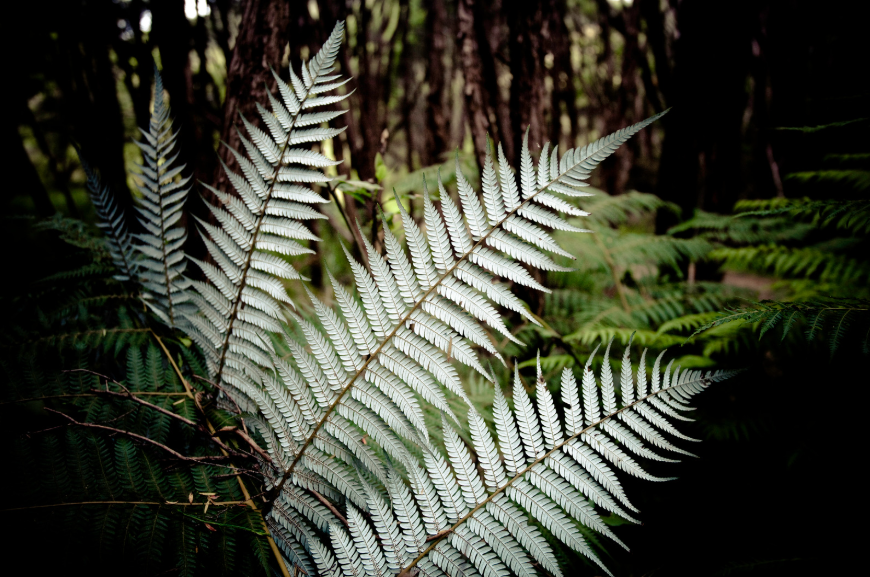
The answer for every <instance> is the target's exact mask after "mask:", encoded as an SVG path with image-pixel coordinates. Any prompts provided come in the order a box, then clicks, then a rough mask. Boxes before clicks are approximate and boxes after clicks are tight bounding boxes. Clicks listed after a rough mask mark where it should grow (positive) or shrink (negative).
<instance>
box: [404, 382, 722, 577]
mask: <svg viewBox="0 0 870 577" xmlns="http://www.w3.org/2000/svg"><path fill="white" fill-rule="evenodd" d="M700 380H701V382H703V383H704V384H705V385H709V384H710V382H709V381H708V380H707V377H701V379H700ZM695 383H697V381H686V382H684V383H680V384H677V385H672V386H670V387H668V388H666V389H659V390H658V391H655V392H653V393H650V394H649V395H647V396H645V397H643V398H641V399H638V400H636V401H635V402H633V403H631V404H628V405H626V406H624V407H622V408H621V409H619V410H618V411H615V412H613V413H611V414H609V415H607V416H605V417H603V418H601V419H600V420H599V421H596V422H595V423H592V424H591V425H589V426H588V427H586V428H585V429H583V430H582V431H579V432H577V433H575V434H573V435H571V436H570V437H568V438H567V439H565V440H564V441H562V442H561V443H559V444H557V445H554V446H553V448H552V449H550V450H549V451H547V452H546V453H544V454H543V455H541V456H540V457H538V458H537V459H535V460H534V461H532V463H531V464H529V465H528V466H527V467H526V468H525V469H523V470H522V471H520V472H519V473H517V474H516V475H515V476H513V477H512V478H511V479H510V480H509V481H508V482H506V483H505V484H504V485H502V486H501V487H499V488H498V489H496V490H495V491H493V492H492V493H490V494H489V495H488V496H487V497H486V499H484V500H483V501H481V502H480V503H478V504H477V506H476V507H474V508H473V509H472V510H471V511H469V512H468V513H466V514H465V515H464V516H462V517H461V518H460V519H459V520H457V521H456V522H455V523H454V524H453V525H452V526H451V527H449V528H447V529H445V530H443V531H441V532H439V533H437V534H436V535H433V536H432V537H434V539H432V540H431V542H430V541H429V539H426V541H427V542H430V543H431V544H430V545H429V546H428V547H427V548H426V549H425V550H424V551H423V552H422V553H420V554H419V555H418V556H417V558H416V559H414V560H413V561H412V562H411V563H410V564H409V565H408V566H407V567H404V568H402V569H401V570H400V571H399V574H400V575H402V574H407V572H408V571H410V570H411V569H412V568H413V567H415V566H416V565H417V563H419V562H420V561H421V560H422V559H423V558H424V557H426V555H428V554H429V553H430V552H431V551H432V549H434V548H435V547H436V546H437V545H438V543H440V542H441V541H442V540H443V539H444V538H445V537H447V536H448V535H450V533H452V532H453V531H455V530H456V528H457V527H459V526H460V525H461V524H463V523H464V522H466V521H467V520H469V519H470V518H472V517H473V516H474V514H475V513H477V511H478V510H480V509H481V508H482V507H484V506H485V505H486V504H487V503H489V502H490V501H492V499H493V497H495V496H496V495H498V494H500V493H503V492H504V491H505V490H506V489H507V488H508V487H510V486H511V485H513V483H514V482H515V481H517V480H518V479H520V478H522V477H523V476H525V475H526V474H527V473H528V472H530V471H531V470H532V469H533V468H534V467H536V466H537V465H540V464H541V463H543V462H544V461H546V460H547V459H548V458H549V457H550V456H551V455H553V454H555V453H557V452H559V451H560V450H561V449H562V447H564V446H566V445H567V444H568V443H570V442H572V441H573V440H575V439H577V438H578V437H580V436H581V435H583V434H585V433H587V432H589V431H591V430H592V429H594V428H596V427H597V426H598V425H600V424H601V423H603V422H604V421H607V420H610V419H612V418H614V417H616V416H617V415H619V414H620V413H622V412H624V411H626V410H628V409H630V408H631V407H633V406H635V405H637V404H639V403H642V402H644V401H646V400H647V399H649V398H651V397H655V396H657V395H660V394H662V393H666V392H668V391H671V390H673V389H676V388H679V387H684V386H686V385H691V384H695Z"/></svg>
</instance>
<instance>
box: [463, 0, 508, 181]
mask: <svg viewBox="0 0 870 577" xmlns="http://www.w3.org/2000/svg"><path fill="white" fill-rule="evenodd" d="M457 14H458V21H459V24H458V31H457V38H458V44H459V53H460V54H459V60H460V61H461V63H462V75H463V77H464V84H465V85H464V90H463V92H464V94H465V112H466V118H467V120H468V126H469V129H470V130H471V138H472V141H473V142H474V154H475V156H476V157H477V166H478V168H479V169H480V170H481V171H482V170H483V164H484V159H485V157H486V146H487V142H486V137H487V135H489V136H490V137H492V138H493V139H494V140H496V141H498V140H499V122H498V115H497V110H498V102H499V101H500V98H499V94H498V84H497V79H496V74H495V59H494V57H493V55H492V49H491V48H490V44H489V39H488V38H487V34H486V29H485V27H484V16H483V10H482V6H481V0H459V7H458V12H457ZM501 140H502V141H508V140H509V137H507V135H504V134H502V135H501ZM508 144H509V145H511V146H512V144H513V143H512V142H509V143H508ZM505 152H506V153H507V151H505Z"/></svg>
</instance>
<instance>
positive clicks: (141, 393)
mask: <svg viewBox="0 0 870 577" xmlns="http://www.w3.org/2000/svg"><path fill="white" fill-rule="evenodd" d="M99 392H100V394H103V393H105V391H99ZM130 394H131V395H136V396H145V395H148V396H153V397H179V396H181V397H186V396H187V393H158V392H150V391H130ZM98 396H99V395H98V394H95V393H79V394H75V395H46V396H44V397H28V398H26V399H14V400H11V401H0V406H2V405H12V404H15V403H32V402H34V401H50V400H52V399H77V398H86V397H98Z"/></svg>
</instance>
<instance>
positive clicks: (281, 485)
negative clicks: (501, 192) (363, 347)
mask: <svg viewBox="0 0 870 577" xmlns="http://www.w3.org/2000/svg"><path fill="white" fill-rule="evenodd" d="M586 160H587V159H586V158H582V159H581V160H579V161H578V162H576V163H574V164H572V165H570V166H568V167H567V168H566V169H565V170H564V171H562V172H561V173H559V174H558V175H557V176H556V177H555V178H553V179H551V180H550V181H549V182H547V183H546V184H544V185H543V186H541V187H539V188H537V189H535V192H534V193H532V194H530V195H529V196H528V198H526V199H525V200H523V201H522V202H520V203H519V204H518V205H517V206H516V207H515V208H514V209H513V210H511V211H510V212H508V213H507V214H505V215H504V216H503V217H502V219H501V220H499V221H498V222H497V223H495V224H494V225H493V226H492V227H490V229H489V230H487V231H486V233H485V234H484V235H483V236H481V237H480V239H479V240H478V241H477V242H475V243H474V244H473V245H472V247H471V248H470V249H469V250H468V251H467V252H465V253H464V254H463V255H462V256H460V257H458V258H457V259H456V262H454V263H453V265H452V266H451V267H450V268H449V269H447V271H446V272H445V273H444V274H443V275H441V276H440V277H438V280H436V281H435V282H434V283H433V284H432V286H431V287H430V288H429V290H427V291H426V292H425V293H424V294H423V296H422V297H420V298H419V299H418V300H417V302H415V303H414V306H412V307H411V308H410V310H408V312H407V313H405V315H404V316H403V317H402V318H401V319H399V321H398V322H397V323H396V326H395V327H394V328H393V330H392V331H391V332H390V334H388V335H387V336H386V337H385V338H384V340H383V341H381V343H380V344H379V345H378V348H377V349H375V350H374V351H372V353H371V354H370V355H369V357H368V358H367V359H366V361H365V362H364V363H363V365H362V367H360V368H359V369H358V370H357V372H356V373H354V375H353V376H352V377H351V378H350V380H349V381H348V382H347V384H346V385H345V386H344V388H342V390H341V392H340V393H339V394H338V396H337V397H336V399H335V400H334V401H333V402H332V404H331V405H329V407H328V408H327V410H326V411H325V412H324V415H323V417H322V418H321V419H320V421H319V422H318V423H317V425H316V426H315V427H314V428H313V429H312V431H311V433H310V434H309V435H308V438H306V439H305V442H304V443H303V444H302V447H300V449H299V451H298V452H297V453H296V456H295V457H294V458H293V462H292V463H290V466H289V467H288V468H287V470H286V471H284V474H283V475H282V476H281V480H280V481H279V482H278V483H277V484H276V485H275V487H274V488H273V489H272V491H270V493H271V496H270V498H269V499H268V505H267V507H271V505H272V503H273V502H274V501H275V500H276V499H277V498H278V495H280V494H281V490H282V489H283V488H284V484H285V483H286V482H287V480H288V479H289V478H290V475H291V474H292V473H293V470H294V469H295V468H296V465H297V464H298V463H299V460H300V459H301V458H302V455H304V454H305V450H306V449H307V448H308V446H309V445H311V443H312V442H313V441H314V438H315V437H316V436H317V433H319V432H320V429H322V428H323V426H324V425H325V424H326V420H327V419H328V418H329V417H330V415H332V412H333V411H334V410H335V409H336V408H337V407H338V405H339V403H340V402H341V400H342V399H343V398H344V396H345V395H346V394H347V392H348V391H349V390H350V389H351V387H353V385H354V383H356V380H357V379H358V378H359V377H360V375H363V374H365V371H366V369H367V368H368V366H369V364H370V363H371V362H372V360H374V359H375V358H377V356H378V355H379V354H380V352H381V351H382V350H383V348H384V347H385V346H386V345H387V344H388V343H389V342H390V341H391V340H392V339H393V337H395V336H396V334H397V333H398V332H399V329H400V328H402V327H403V326H404V325H405V323H406V322H407V321H408V320H410V318H411V315H413V314H414V311H416V310H417V309H419V308H420V306H422V304H423V303H424V302H425V301H426V299H427V298H429V296H430V295H432V293H433V292H435V290H436V289H437V288H438V287H439V286H440V285H441V283H442V282H444V281H445V280H446V279H448V278H450V277H451V276H452V275H453V272H454V271H455V270H456V269H457V268H458V267H459V265H460V264H462V263H463V262H465V261H466V260H467V259H468V258H469V257H470V256H471V255H472V254H473V253H474V251H475V250H476V249H477V248H480V247H481V246H483V245H484V244H485V243H486V240H487V239H488V238H489V237H490V235H492V233H493V232H495V231H496V230H499V228H500V227H501V226H502V225H503V224H504V223H505V222H507V220H508V219H509V218H510V217H512V216H513V215H514V214H516V213H517V212H518V211H519V210H520V209H522V208H523V207H525V206H526V205H527V204H529V203H531V202H532V200H533V199H534V198H535V197H536V196H537V195H538V194H540V193H542V192H544V191H545V190H547V188H548V187H550V186H551V185H552V184H554V183H556V182H557V181H558V180H559V179H561V178H563V177H564V176H565V175H567V174H568V173H569V172H571V171H572V170H574V169H575V168H577V167H578V166H579V165H580V164H582V163H583V162H585V161H586ZM222 360H223V359H222Z"/></svg>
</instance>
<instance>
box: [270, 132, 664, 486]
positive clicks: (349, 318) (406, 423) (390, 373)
mask: <svg viewBox="0 0 870 577" xmlns="http://www.w3.org/2000/svg"><path fill="white" fill-rule="evenodd" d="M656 118H657V117H653V118H650V119H648V120H645V121H644V122H641V123H639V124H636V125H634V126H631V127H629V128H626V129H623V130H622V131H619V132H618V133H616V134H614V135H611V136H608V137H605V138H603V139H600V140H599V141H596V142H595V143H593V144H591V145H588V146H586V147H584V148H582V149H579V150H576V151H575V150H569V151H568V152H567V153H565V155H563V156H562V159H561V161H558V156H557V155H556V153H555V151H554V153H553V154H552V155H550V154H549V152H548V148H547V147H546V146H545V148H544V152H543V153H542V156H541V159H540V160H539V163H538V169H537V178H536V175H535V170H534V163H533V161H532V158H531V154H530V153H529V149H528V139H527V137H526V139H524V145H523V148H522V162H521V170H520V172H521V174H520V181H521V186H520V187H519V188H518V187H517V184H516V181H515V178H514V175H513V173H512V171H511V170H510V167H509V166H508V165H507V162H506V161H505V158H504V153H503V152H502V153H500V159H501V163H500V167H499V170H498V171H497V170H496V168H495V164H494V161H493V159H492V155H491V154H489V151H488V153H487V157H486V162H485V166H484V172H483V175H482V193H483V206H482V205H481V203H480V199H479V197H478V196H477V194H476V193H475V192H474V190H473V189H472V188H471V186H470V185H469V184H468V182H467V181H466V180H465V178H464V177H463V176H462V174H461V172H460V171H458V170H457V182H458V192H459V196H460V198H461V202H462V212H460V209H459V208H458V207H457V206H456V205H455V204H454V203H453V202H452V200H451V199H450V196H449V194H448V193H447V191H446V190H445V188H444V185H443V184H442V182H441V179H440V177H439V179H438V190H439V193H440V199H441V211H439V210H438V209H437V208H436V206H435V203H434V202H433V201H432V199H431V197H430V195H429V190H428V185H427V183H426V182H425V180H424V182H423V216H424V221H425V225H426V232H425V233H424V232H423V231H422V230H420V228H419V227H418V226H417V223H416V222H415V221H414V219H413V218H412V217H411V216H410V214H408V212H407V211H406V210H405V208H404V207H403V206H402V204H401V202H400V201H399V200H398V199H397V204H398V207H399V212H400V215H401V220H402V225H403V227H404V232H405V241H406V243H407V246H408V250H409V252H410V259H409V257H408V255H407V253H406V252H405V250H404V249H403V248H402V245H401V243H400V242H399V240H398V239H397V238H396V237H395V235H393V233H392V232H391V231H390V230H389V228H388V227H385V229H384V244H385V248H386V259H385V258H384V256H382V255H381V254H380V253H378V252H377V251H376V250H375V248H374V247H373V246H372V245H371V244H370V243H369V242H368V241H367V240H365V238H364V237H365V235H361V236H362V237H363V245H364V246H363V248H364V250H365V252H366V253H367V257H368V263H369V267H368V268H366V267H365V266H364V265H363V264H361V263H359V262H356V261H355V260H354V259H353V258H352V257H351V256H350V253H349V252H348V251H347V250H345V253H346V255H347V257H348V260H349V261H350V264H351V269H352V271H353V274H354V278H355V281H356V289H357V292H358V294H359V297H360V300H361V302H362V306H360V305H359V304H358V303H357V302H356V301H355V300H354V299H353V297H352V296H351V295H350V294H349V293H348V292H347V291H346V290H345V289H344V288H343V287H341V286H339V285H338V283H337V282H335V279H334V278H332V276H331V275H330V278H331V279H332V283H333V287H334V289H335V294H336V300H337V301H338V305H339V308H340V310H341V313H342V315H343V317H344V318H343V319H342V318H341V317H339V316H338V315H336V314H334V313H332V312H331V311H329V310H328V309H327V308H326V307H324V306H323V305H322V304H320V303H319V302H318V301H317V299H314V298H313V297H312V302H313V303H314V307H315V311H316V312H317V315H318V317H319V319H320V322H321V325H322V326H323V327H324V329H325V330H326V332H327V334H326V335H323V334H322V333H321V332H319V331H318V330H317V328H316V327H314V326H313V325H311V324H310V323H307V322H305V321H301V319H296V322H297V323H298V324H299V326H300V328H301V329H302V331H303V333H304V334H305V337H306V341H307V344H308V345H309V347H310V348H311V351H312V353H313V355H314V358H313V359H312V360H313V361H314V363H313V364H311V363H308V361H306V362H304V363H300V358H307V355H306V356H305V357H300V355H294V356H295V360H296V363H297V365H298V370H299V371H300V372H301V373H302V375H300V374H299V373H295V375H291V378H292V379H294V380H297V379H298V380H302V376H303V375H305V373H306V372H307V373H308V376H306V379H308V380H309V382H311V379H314V381H315V382H318V383H319V385H318V387H317V388H318V389H319V390H322V391H328V392H329V393H328V394H322V395H320V396H319V397H318V399H317V402H318V404H319V411H317V412H318V413H320V417H319V418H316V419H315V418H312V419H311V420H310V421H309V422H308V425H309V426H310V433H309V434H308V438H307V439H306V440H305V442H304V443H303V445H302V447H301V449H300V451H299V452H298V453H297V454H296V455H295V456H294V458H293V462H292V464H291V466H290V467H289V468H288V469H287V470H286V471H284V473H283V477H284V479H287V478H289V477H290V476H291V474H292V472H293V470H294V469H295V467H296V465H297V463H299V461H300V460H301V459H302V458H303V453H304V452H305V450H306V449H307V447H308V446H309V445H311V443H312V442H313V440H314V439H315V438H316V436H317V434H318V433H319V431H320V430H321V429H322V428H323V427H324V426H325V424H326V423H327V422H328V420H329V418H330V415H331V414H332V413H334V412H336V411H339V412H340V411H341V410H344V411H347V412H348V413H349V414H351V415H352V414H353V411H352V410H351V409H349V408H348V406H347V403H346V402H345V399H346V398H347V394H348V393H350V397H351V398H354V399H355V400H356V401H357V402H359V403H362V405H364V406H365V407H366V408H367V409H368V411H369V412H370V413H372V414H373V415H374V419H371V420H367V421H366V423H367V426H376V428H377V429H382V430H385V431H386V433H385V434H381V435H379V436H380V437H381V438H384V437H390V439H391V440H390V446H394V447H398V446H402V444H403V443H404V442H410V443H412V444H415V445H419V441H421V440H422V441H423V442H424V443H425V442H426V441H427V440H428V431H427V430H426V428H425V425H423V419H422V413H421V410H420V408H419V406H418V404H417V403H416V401H415V400H414V399H415V394H416V395H418V396H419V397H421V398H422V399H424V400H425V401H426V402H429V403H431V404H432V405H434V406H435V407H436V408H437V409H439V410H441V411H443V412H445V414H447V415H448V416H451V417H452V418H455V417H453V414H452V412H450V410H449V407H448V406H447V402H446V397H445V392H444V389H446V390H448V391H450V392H452V393H453V394H456V395H458V396H460V397H461V398H464V399H466V400H467V396H466V393H465V391H464V389H463V387H462V384H461V382H460V380H459V377H458V374H457V372H456V370H455V369H454V368H453V366H452V363H451V361H452V359H454V358H455V359H456V360H459V361H460V362H462V363H463V364H465V365H467V366H469V367H471V368H473V369H475V370H476V371H478V372H479V373H481V374H482V375H483V376H484V377H485V378H487V379H491V377H490V375H489V373H488V372H487V371H485V370H484V369H483V367H482V365H481V364H480V362H479V360H478V358H477V355H476V353H475V352H474V350H473V348H472V347H473V346H474V345H476V346H478V347H480V348H482V349H484V350H486V351H487V352H489V353H490V354H492V355H494V356H496V358H499V359H501V357H500V355H499V353H498V351H497V350H496V349H495V347H494V346H493V345H492V340H491V337H490V336H489V335H488V333H487V331H486V329H485V328H484V327H489V328H490V329H493V330H495V331H497V332H499V333H501V334H502V335H503V336H505V337H506V338H508V339H510V340H514V341H516V338H515V337H514V336H513V334H512V333H511V332H510V331H509V330H508V329H507V327H506V326H505V324H504V321H503V319H502V315H501V314H500V313H499V311H498V310H497V308H496V307H505V308H507V309H509V310H514V311H517V312H519V313H520V314H522V315H524V316H525V317H527V318H528V319H530V320H531V321H533V322H535V319H534V317H533V316H532V315H531V314H530V313H529V312H528V311H527V310H526V308H525V305H524V304H523V303H522V302H521V301H520V300H519V299H518V298H517V297H516V296H515V295H514V294H513V292H511V290H510V289H509V288H508V287H507V286H506V285H505V284H502V282H501V281H514V282H519V283H522V284H525V285H527V286H530V287H533V288H536V289H539V290H544V291H546V290H547V289H546V288H545V287H543V286H541V285H540V284H539V283H538V282H536V281H535V280H534V279H533V278H532V276H531V275H530V274H529V272H528V271H527V270H526V268H525V267H524V266H523V264H525V265H528V266H531V267H535V268H539V269H543V270H565V269H563V267H560V266H559V265H557V264H556V263H555V262H554V261H553V260H552V259H551V258H550V257H549V256H547V255H546V254H545V253H544V252H543V251H544V250H546V251H550V252H556V253H557V254H562V253H564V251H562V250H561V249H560V248H558V246H556V245H555V242H554V241H553V240H552V238H551V237H550V236H549V234H548V233H546V232H545V231H544V230H543V229H541V228H540V227H539V226H538V224H540V223H535V222H532V221H531V220H528V219H526V218H524V217H523V216H522V214H523V212H522V211H523V210H524V209H527V208H528V207H531V206H534V204H533V203H534V202H535V201H536V200H538V199H544V200H546V202H547V203H548V205H549V206H553V205H555V206H557V207H560V208H561V209H563V210H562V212H568V213H569V214H580V211H578V210H577V209H575V208H573V206H572V205H569V204H567V203H565V202H564V201H561V200H559V202H561V203H563V204H559V202H556V201H555V200H554V199H557V197H556V196H554V195H552V194H551V192H555V193H558V194H570V195H572V196H581V195H583V194H586V193H584V192H582V191H581V190H580V188H582V187H583V186H585V183H583V182H582V179H584V178H586V177H588V176H589V171H590V170H591V169H592V168H594V166H596V165H597V164H598V163H599V162H600V161H601V160H603V159H604V158H605V157H606V156H608V155H609V154H610V153H612V152H613V151H614V150H615V149H616V147H618V145H619V144H622V143H623V142H625V141H626V140H628V138H629V137H631V136H632V135H633V134H635V133H636V132H637V131H638V130H640V129H641V128H643V127H644V126H646V125H648V124H649V123H651V122H652V121H654V120H655V119H656ZM548 199H549V200H548ZM484 206H485V207H486V208H484ZM529 214H534V215H535V216H536V217H541V218H539V220H547V219H549V220H547V222H550V223H551V224H554V225H558V222H557V221H561V218H560V217H559V216H558V214H557V213H556V212H552V211H549V210H548V209H546V208H544V207H542V206H538V207H536V212H534V213H531V212H530V213H529ZM442 215H443V216H442ZM463 215H464V217H463ZM542 215H543V216H546V217H547V218H546V219H544V218H543V217H542ZM563 222H564V221H563ZM542 249H543V250H542ZM291 340H292V339H291ZM517 342H519V341H517ZM288 346H289V347H290V348H291V350H293V349H294V348H299V347H298V345H296V344H294V343H292V342H291V343H288ZM303 364H304V365H305V366H304V367H303V366H302V365H303ZM287 370H291V371H292V370H293V368H292V367H287ZM468 402H469V404H470V401H468ZM308 414H309V415H313V412H309V413H308ZM348 418H349V419H350V420H351V421H354V422H356V420H355V419H354V418H353V417H348ZM357 420H358V419H357ZM357 424H358V425H359V423H357ZM363 431H364V432H365V434H369V435H372V436H374V434H375V431H374V430H367V429H366V428H365V427H363ZM538 434H539V435H540V433H538ZM403 461H404V459H403ZM282 484H283V483H279V484H278V489H279V490H280V487H281V486H282Z"/></svg>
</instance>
